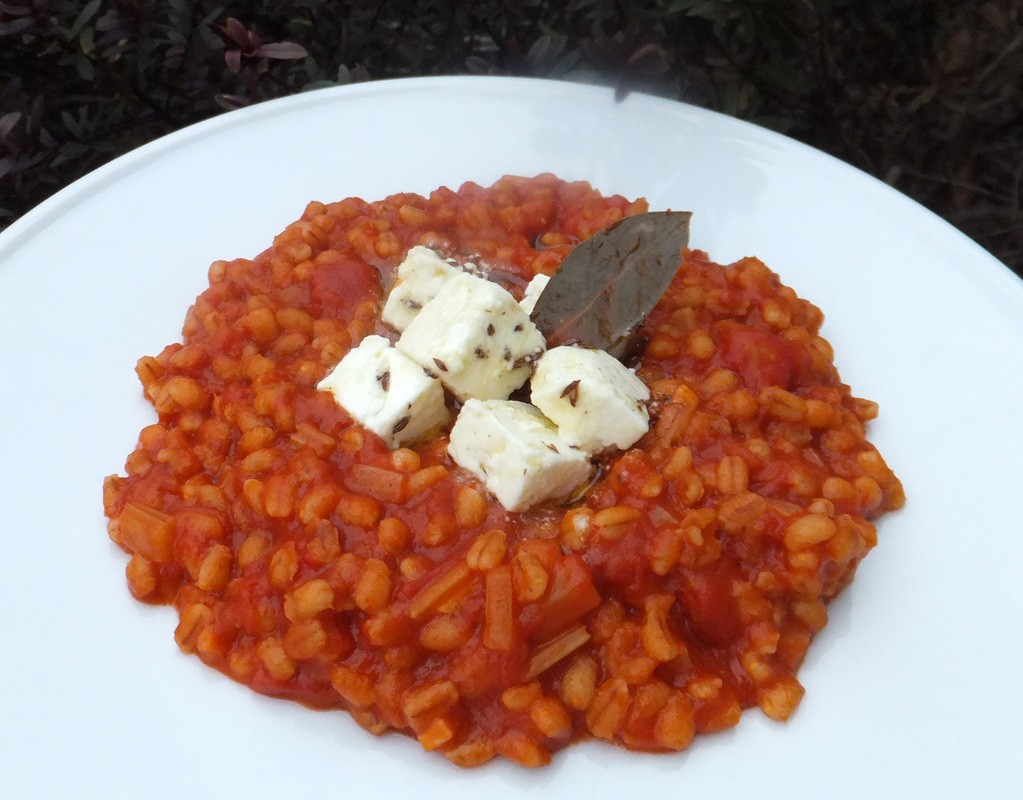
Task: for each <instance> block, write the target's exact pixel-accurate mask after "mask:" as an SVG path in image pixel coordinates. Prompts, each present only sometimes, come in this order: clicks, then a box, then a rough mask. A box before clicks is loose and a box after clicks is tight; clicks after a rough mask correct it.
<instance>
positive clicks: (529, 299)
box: [519, 272, 551, 314]
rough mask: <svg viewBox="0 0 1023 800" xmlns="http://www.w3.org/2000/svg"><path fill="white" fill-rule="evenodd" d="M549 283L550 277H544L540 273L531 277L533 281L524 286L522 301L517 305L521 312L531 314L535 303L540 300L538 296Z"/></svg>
mask: <svg viewBox="0 0 1023 800" xmlns="http://www.w3.org/2000/svg"><path fill="white" fill-rule="evenodd" d="M550 282H551V279H550V276H549V275H544V274H543V273H542V272H541V273H540V274H538V275H534V276H533V279H532V280H531V281H530V282H529V283H527V284H526V291H525V293H524V294H523V295H522V299H521V300H519V305H520V306H522V310H523V311H525V312H526V313H527V314H532V313H533V309H534V308H536V301H537V300H539V299H540V295H541V294H542V293H543V290H544V289H546V288H547V284H548V283H550Z"/></svg>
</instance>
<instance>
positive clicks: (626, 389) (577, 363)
mask: <svg viewBox="0 0 1023 800" xmlns="http://www.w3.org/2000/svg"><path fill="white" fill-rule="evenodd" d="M530 386H531V390H530V399H532V401H533V404H534V405H535V406H536V407H537V408H539V409H540V410H541V411H542V412H543V413H544V414H546V415H547V416H548V417H549V418H550V419H551V420H552V421H553V422H554V423H555V424H556V425H557V426H558V433H559V434H560V435H561V437H562V438H563V439H564V440H565V441H567V442H568V443H569V444H572V445H575V446H576V447H579V448H580V449H582V450H584V451H586V452H587V453H591V454H593V453H599V452H600V451H602V450H605V449H607V448H609V447H618V448H621V449H623V450H624V449H625V448H627V447H630V446H631V445H632V444H634V443H635V442H636V440H638V439H639V438H640V437H641V436H642V435H643V434H644V433H646V431H647V428H648V427H649V425H650V417H649V415H648V413H647V409H646V401H647V400H649V399H650V390H649V389H647V387H646V385H645V384H644V383H643V381H641V380H640V379H639V378H637V377H636V374H635V373H634V372H633V371H632V370H630V369H628V368H626V367H625V365H624V364H622V363H621V362H620V361H618V359H616V358H614V357H613V356H611V355H609V354H607V353H605V352H604V351H603V350H590V349H587V348H582V347H555V348H552V349H551V350H548V351H547V352H546V353H544V355H543V357H542V358H541V359H540V360H539V361H538V362H537V364H536V370H535V372H534V373H533V378H532V382H531V384H530Z"/></svg>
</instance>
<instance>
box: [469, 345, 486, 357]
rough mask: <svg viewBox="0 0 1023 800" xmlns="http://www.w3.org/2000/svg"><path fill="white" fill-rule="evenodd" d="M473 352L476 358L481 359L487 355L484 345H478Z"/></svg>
mask: <svg viewBox="0 0 1023 800" xmlns="http://www.w3.org/2000/svg"><path fill="white" fill-rule="evenodd" d="M472 354H473V355H474V356H476V358H480V359H483V358H486V357H487V351H486V350H484V349H483V348H482V347H477V348H476V349H475V350H473V351H472Z"/></svg>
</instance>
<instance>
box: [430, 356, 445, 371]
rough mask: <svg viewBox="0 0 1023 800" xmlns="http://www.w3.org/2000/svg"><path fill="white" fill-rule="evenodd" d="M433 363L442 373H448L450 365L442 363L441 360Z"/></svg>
mask: <svg viewBox="0 0 1023 800" xmlns="http://www.w3.org/2000/svg"><path fill="white" fill-rule="evenodd" d="M433 363H434V364H436V365H437V369H439V370H440V371H441V372H447V371H448V365H447V364H445V363H444V362H443V361H441V360H440V359H439V358H435V359H434V360H433Z"/></svg>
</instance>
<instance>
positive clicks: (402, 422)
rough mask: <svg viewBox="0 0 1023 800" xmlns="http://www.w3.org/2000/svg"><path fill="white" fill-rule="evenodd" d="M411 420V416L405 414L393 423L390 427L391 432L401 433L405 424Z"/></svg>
mask: <svg viewBox="0 0 1023 800" xmlns="http://www.w3.org/2000/svg"><path fill="white" fill-rule="evenodd" d="M411 421H412V417H409V416H405V417H402V418H401V419H399V420H398V421H397V422H395V423H394V427H393V428H392V429H391V433H401V432H402V431H403V430H405V426H406V425H408V424H409V422H411Z"/></svg>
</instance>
